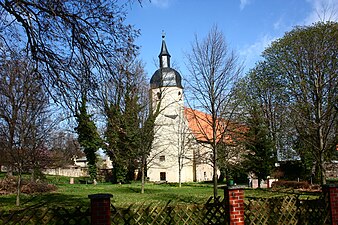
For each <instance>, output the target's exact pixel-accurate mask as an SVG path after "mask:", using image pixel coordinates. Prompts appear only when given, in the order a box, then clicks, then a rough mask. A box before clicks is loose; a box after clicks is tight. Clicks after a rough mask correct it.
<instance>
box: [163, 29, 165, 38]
mask: <svg viewBox="0 0 338 225" xmlns="http://www.w3.org/2000/svg"><path fill="white" fill-rule="evenodd" d="M164 38H165V32H164V30H162V40H164Z"/></svg>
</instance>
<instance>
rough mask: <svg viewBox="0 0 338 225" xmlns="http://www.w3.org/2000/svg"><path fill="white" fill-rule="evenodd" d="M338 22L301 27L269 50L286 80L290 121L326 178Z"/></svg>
mask: <svg viewBox="0 0 338 225" xmlns="http://www.w3.org/2000/svg"><path fill="white" fill-rule="evenodd" d="M337 40H338V23H336V22H326V23H322V22H321V23H316V24H314V25H312V26H304V27H296V28H294V29H293V30H292V31H290V32H288V33H286V34H285V35H284V37H282V38H280V39H278V40H276V41H275V42H273V43H272V44H271V46H270V47H268V48H267V49H266V50H265V51H264V52H263V57H264V59H265V61H266V62H267V63H268V64H269V66H271V67H272V68H274V69H275V73H276V75H279V76H281V77H282V79H283V83H284V88H285V93H286V94H287V96H288V100H289V103H288V105H285V107H287V108H288V110H289V111H290V113H289V114H288V119H289V124H290V125H291V126H292V128H293V130H294V134H296V135H297V139H298V140H297V142H298V143H300V144H298V146H299V147H300V148H299V149H298V150H299V151H300V150H302V151H308V152H309V153H310V154H311V158H312V159H314V161H315V168H316V177H317V179H318V180H319V181H320V182H321V183H322V184H323V183H325V168H324V163H325V162H326V161H327V160H328V159H329V158H328V156H330V155H331V154H332V151H333V150H334V149H335V147H336V145H337V143H338V141H337V121H338V119H337V118H338V111H337V109H336V105H337V102H338V73H337V71H338V42H337Z"/></svg>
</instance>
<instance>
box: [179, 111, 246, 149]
mask: <svg viewBox="0 0 338 225" xmlns="http://www.w3.org/2000/svg"><path fill="white" fill-rule="evenodd" d="M184 115H185V117H186V119H187V121H188V126H189V129H190V130H191V132H192V134H193V135H194V137H195V138H196V140H197V141H200V142H211V141H212V139H213V129H212V117H211V115H210V114H207V113H204V112H201V111H198V110H194V109H191V108H185V109H184ZM246 131H247V127H245V126H244V125H242V124H238V123H234V122H231V121H229V120H224V119H222V120H221V119H217V120H216V142H219V141H220V140H221V139H223V141H224V143H226V144H230V145H235V144H236V142H237V141H238V140H241V139H243V134H244V133H245V132H246Z"/></svg>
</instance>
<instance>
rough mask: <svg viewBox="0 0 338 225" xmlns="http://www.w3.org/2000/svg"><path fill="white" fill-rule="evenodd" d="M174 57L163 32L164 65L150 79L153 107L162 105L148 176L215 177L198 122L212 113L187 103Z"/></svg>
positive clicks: (193, 179)
mask: <svg viewBox="0 0 338 225" xmlns="http://www.w3.org/2000/svg"><path fill="white" fill-rule="evenodd" d="M170 57H171V56H170V54H169V51H168V49H167V46H166V42H165V37H164V35H163V36H162V46H161V51H160V54H159V67H160V68H159V69H158V70H156V71H155V73H154V74H153V76H152V77H151V80H150V100H151V110H153V111H154V110H155V109H157V108H158V109H159V115H158V116H157V117H156V120H155V128H154V141H153V144H152V150H151V153H150V156H149V157H148V161H147V177H148V179H149V181H154V182H199V181H208V180H212V177H213V167H212V164H211V161H210V157H211V156H212V154H211V153H212V152H211V148H210V146H208V145H207V144H206V143H205V141H204V140H203V135H199V134H200V133H201V132H200V131H199V130H200V128H199V126H198V125H200V122H201V121H203V120H202V117H205V116H208V115H206V114H204V113H202V112H198V111H196V110H193V109H190V108H186V107H185V106H184V88H183V86H182V77H181V75H180V73H179V72H177V71H176V70H175V69H173V68H171V67H170ZM196 115H197V116H196ZM199 119H200V121H199Z"/></svg>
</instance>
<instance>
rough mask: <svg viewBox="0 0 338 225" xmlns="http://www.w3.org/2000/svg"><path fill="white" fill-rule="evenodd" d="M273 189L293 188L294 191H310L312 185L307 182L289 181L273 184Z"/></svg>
mask: <svg viewBox="0 0 338 225" xmlns="http://www.w3.org/2000/svg"><path fill="white" fill-rule="evenodd" d="M271 187H272V188H293V189H299V188H303V189H308V188H309V187H310V184H309V183H308V182H307V181H300V182H298V181H288V180H279V181H274V182H272V185H271Z"/></svg>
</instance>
